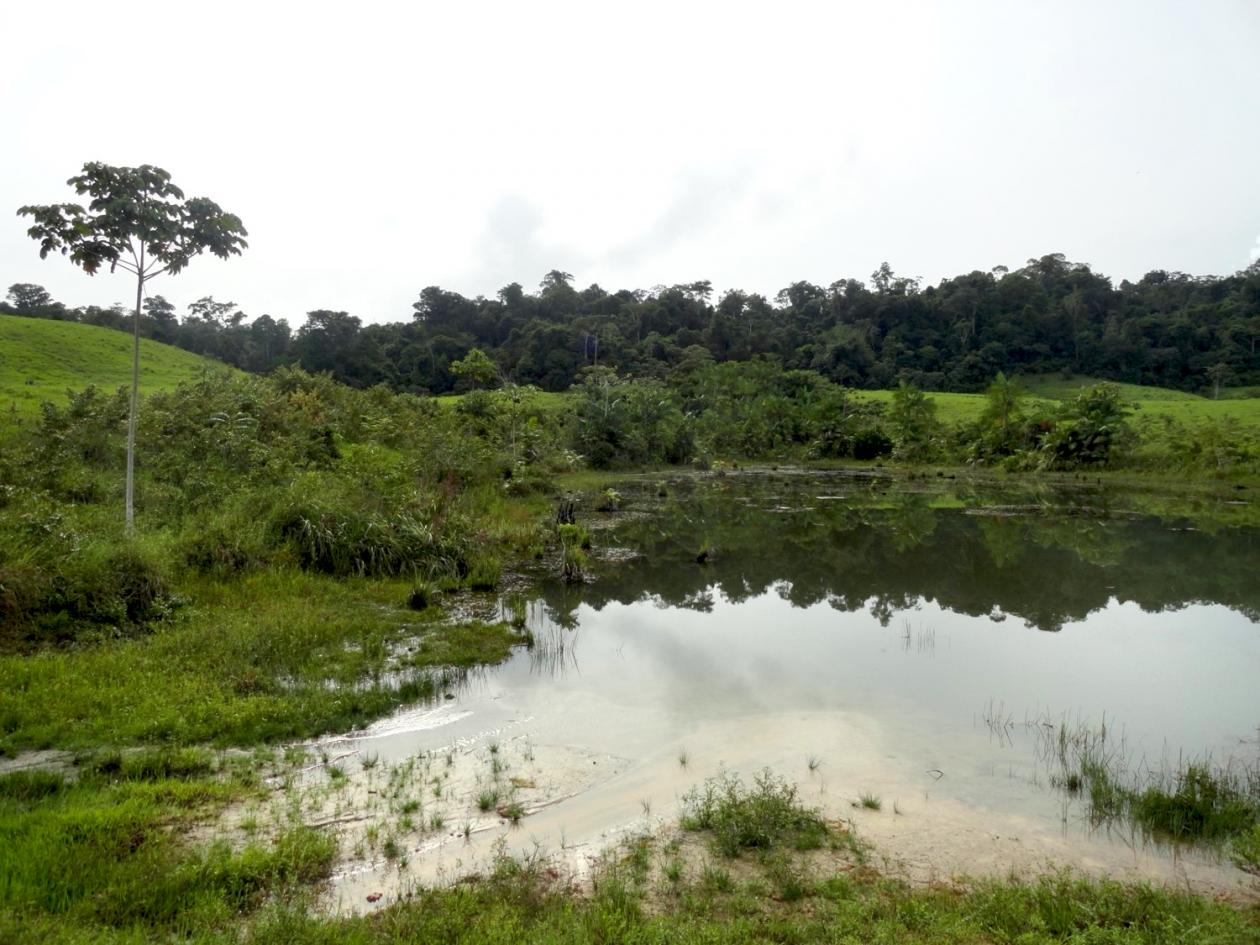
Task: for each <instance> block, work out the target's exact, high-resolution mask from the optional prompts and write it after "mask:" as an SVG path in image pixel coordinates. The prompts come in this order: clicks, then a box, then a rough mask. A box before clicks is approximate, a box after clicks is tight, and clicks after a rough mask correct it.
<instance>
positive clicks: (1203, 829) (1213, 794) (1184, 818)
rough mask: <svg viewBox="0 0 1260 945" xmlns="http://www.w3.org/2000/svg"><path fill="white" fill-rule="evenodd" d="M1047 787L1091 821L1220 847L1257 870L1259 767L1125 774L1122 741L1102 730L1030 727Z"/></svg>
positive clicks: (1186, 764)
mask: <svg viewBox="0 0 1260 945" xmlns="http://www.w3.org/2000/svg"><path fill="white" fill-rule="evenodd" d="M1037 733H1038V738H1039V740H1040V744H1041V747H1040V751H1041V753H1042V756H1043V759H1044V760H1045V761H1046V763H1047V764H1048V766H1049V768H1050V782H1051V784H1052V785H1053V786H1055V787H1057V788H1059V789H1061V790H1062V791H1064V792H1065V793H1066V794H1068V795H1069V796H1072V797H1080V798H1082V799H1083V800H1084V801H1085V804H1086V811H1087V814H1088V816H1089V818H1090V820H1091V821H1092V822H1093V823H1095V824H1116V823H1120V824H1128V825H1131V826H1132V827H1134V828H1136V829H1137V830H1139V831H1141V832H1142V833H1143V834H1144V835H1146V836H1147V837H1149V838H1153V839H1155V840H1164V841H1173V842H1175V841H1196V840H1203V841H1209V842H1215V843H1221V844H1223V845H1225V846H1226V847H1227V848H1229V849H1230V851H1231V853H1232V855H1233V857H1234V858H1235V860H1236V861H1237V862H1238V864H1239V865H1240V866H1241V867H1243V868H1244V869H1248V870H1250V871H1252V872H1256V871H1260V860H1257V858H1256V854H1257V852H1258V851H1257V849H1256V842H1255V837H1256V831H1257V829H1258V828H1260V765H1258V764H1252V765H1250V766H1248V765H1246V764H1241V763H1237V762H1231V763H1229V764H1226V765H1216V764H1213V763H1212V762H1211V761H1210V760H1208V759H1199V760H1190V761H1183V762H1181V763H1179V764H1177V765H1175V766H1168V765H1165V766H1162V767H1161V768H1159V769H1155V770H1148V769H1147V768H1146V767H1145V766H1141V767H1139V769H1138V770H1132V769H1131V760H1130V758H1129V756H1128V752H1127V751H1126V748H1125V745H1124V742H1123V739H1120V740H1117V739H1116V738H1115V737H1114V734H1112V733H1109V732H1108V729H1107V726H1106V725H1102V726H1100V727H1098V728H1094V727H1091V726H1088V725H1085V724H1075V725H1070V724H1069V723H1067V722H1063V723H1060V724H1058V725H1050V724H1048V723H1038V724H1037Z"/></svg>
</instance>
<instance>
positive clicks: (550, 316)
mask: <svg viewBox="0 0 1260 945" xmlns="http://www.w3.org/2000/svg"><path fill="white" fill-rule="evenodd" d="M412 309H413V311H412V313H411V317H410V318H409V319H408V320H404V321H393V322H382V323H376V322H367V323H365V322H364V320H363V319H362V318H361V317H360V316H358V315H355V314H352V313H349V312H344V311H334V310H325V309H320V310H316V311H311V312H308V313H307V314H306V320H305V322H304V323H303V324H302V325H300V326H298V327H297V328H296V329H294V328H293V327H292V326H291V325H290V324H289V322H288V320H287V319H286V318H283V317H280V318H277V317H273V316H271V315H268V314H264V315H259V316H257V317H251V316H249V315H247V314H246V313H245V312H244V311H242V310H241V309H240V308H239V307H238V306H237V305H235V304H234V303H232V302H220V301H216V300H215V299H214V298H213V297H205V298H201V299H198V300H197V301H195V302H193V303H192V304H190V305H189V306H188V307H187V310H186V311H185V312H184V314H183V315H182V317H181V316H180V315H179V313H178V312H177V310H176V307H175V306H174V305H173V304H171V303H170V302H168V301H167V300H166V299H165V298H164V297H163V296H161V295H156V294H155V295H152V296H150V297H148V298H147V299H145V302H144V315H143V319H142V325H141V332H142V334H144V335H145V336H146V337H149V338H153V339H155V340H158V341H162V342H165V343H168V344H173V345H176V346H178V347H180V348H183V349H185V350H188V351H191V352H194V353H197V354H203V355H209V356H212V357H215V358H218V359H219V360H221V361H224V362H226V363H228V364H231V365H234V366H236V367H239V368H242V369H244V370H247V371H253V372H267V371H270V370H272V369H274V368H276V367H279V366H282V365H292V366H298V367H301V368H302V369H304V370H306V371H308V372H312V373H322V372H328V373H330V374H331V375H332V376H333V377H334V378H335V379H336V380H338V381H341V382H343V383H346V384H348V385H350V386H352V387H360V388H366V387H372V386H375V385H378V384H384V385H387V386H388V387H390V388H391V389H393V390H395V391H398V392H402V393H414V394H422V393H430V394H443V393H452V392H463V391H465V390H468V389H470V388H472V387H476V386H478V385H479V384H481V383H485V380H484V379H480V378H479V377H478V376H477V373H478V372H473V373H468V372H465V373H463V374H461V373H460V372H459V371H458V370H456V371H452V370H451V366H452V365H453V364H456V363H459V362H463V361H464V360H465V359H466V358H467V356H468V354H469V353H470V352H471V351H473V350H474V349H476V350H480V351H483V352H485V353H486V354H487V355H488V357H489V359H490V363H491V366H492V367H493V371H492V372H491V375H490V376H491V379H492V381H493V379H494V378H498V379H502V380H504V381H510V382H512V383H515V384H519V385H533V386H537V387H539V388H541V389H543V390H547V391H561V390H567V389H568V388H569V387H571V386H572V385H573V384H574V383H575V382H580V381H581V380H582V377H583V374H584V373H589V370H588V369H591V368H600V367H608V368H613V369H615V370H616V371H617V372H618V373H619V374H621V375H623V376H629V377H635V378H640V379H657V380H666V381H668V380H673V379H675V378H676V377H677V376H679V375H680V374H683V375H685V374H690V373H693V372H694V370H695V369H697V368H699V367H703V366H705V365H707V364H709V363H714V362H716V363H722V362H729V361H748V360H756V359H764V360H772V361H776V362H777V363H778V364H779V365H780V366H781V367H782V368H783V369H785V370H808V371H813V372H816V373H817V374H819V375H821V376H822V377H824V378H826V379H827V380H829V381H831V382H833V383H836V384H840V385H843V386H845V387H848V388H858V389H880V388H889V387H894V386H896V385H898V384H899V383H902V382H904V383H906V384H909V385H913V386H915V387H917V388H919V389H922V390H936V391H977V390H981V389H983V388H984V387H986V386H987V385H988V384H989V383H990V382H991V381H992V379H993V378H994V377H995V376H996V375H997V374H999V373H1005V374H1007V375H1018V374H1038V373H1049V372H1062V373H1063V374H1065V375H1072V374H1079V375H1087V376H1090V377H1093V378H1100V379H1105V380H1111V381H1117V382H1124V383H1132V384H1144V385H1155V386H1160V387H1166V388H1173V389H1177V390H1183V391H1193V392H1198V393H1204V394H1208V395H1219V393H1220V390H1221V388H1222V387H1248V386H1254V385H1260V350H1258V349H1257V341H1258V340H1260V261H1257V262H1255V263H1252V264H1251V265H1250V266H1249V267H1248V268H1246V269H1244V270H1242V271H1240V272H1237V273H1234V274H1233V275H1229V276H1223V277H1218V276H1192V275H1188V274H1186V273H1182V272H1167V271H1163V270H1156V271H1153V272H1149V273H1147V274H1146V275H1145V276H1143V277H1142V278H1141V279H1140V280H1138V281H1137V282H1130V281H1128V280H1124V281H1121V282H1120V284H1119V285H1118V286H1117V285H1115V284H1114V283H1113V282H1112V280H1111V279H1109V278H1108V277H1107V276H1105V275H1103V274H1101V273H1097V272H1095V271H1094V270H1093V269H1092V268H1091V267H1090V266H1089V265H1088V264H1085V263H1078V262H1071V261H1069V260H1068V259H1066V258H1065V257H1064V256H1063V255H1062V254H1059V253H1054V254H1050V255H1046V256H1042V257H1041V258H1039V259H1030V260H1029V261H1028V263H1027V264H1026V265H1025V266H1023V267H1022V268H1019V269H1015V270H1008V269H1007V268H1006V267H1003V266H998V267H996V268H994V269H992V270H989V271H980V270H976V271H973V272H970V273H967V274H965V275H959V276H956V277H954V278H951V279H944V280H942V281H941V282H940V284H939V285H929V286H924V285H921V283H920V280H918V279H914V278H908V277H905V276H901V275H898V274H896V273H895V272H894V271H893V270H892V268H891V267H890V266H889V265H888V264H887V263H884V264H883V265H881V266H880V268H879V269H878V270H877V271H876V272H874V273H872V274H871V276H870V278H869V280H867V281H862V280H858V279H839V280H837V281H835V282H832V283H831V284H830V285H827V286H820V285H815V284H813V283H810V282H804V281H802V282H794V283H792V284H791V285H789V286H787V287H786V288H784V289H782V290H781V291H780V292H778V293H777V294H776V295H775V297H774V298H773V299H768V298H766V297H765V296H764V295H760V294H757V293H750V292H744V291H741V290H738V289H730V290H728V291H726V292H724V293H722V294H721V295H720V297H716V298H715V292H714V289H713V286H712V285H711V283H710V282H708V281H698V282H693V283H689V284H680V285H672V286H654V287H652V288H651V289H646V290H644V289H635V290H630V289H621V290H617V291H608V290H606V289H604V288H602V287H600V286H598V285H591V286H588V287H587V288H585V289H579V288H577V287H576V286H575V284H574V277H573V276H572V275H571V274H569V273H567V272H562V271H559V270H552V271H551V272H549V273H547V274H546V276H544V278H543V279H542V282H541V283H540V285H539V287H538V289H537V290H536V291H534V292H528V291H526V290H525V288H524V287H523V286H522V285H520V284H519V283H515V282H514V283H512V284H510V285H507V286H505V287H504V288H502V289H501V290H499V292H498V293H497V295H496V296H495V297H494V298H486V297H484V296H477V297H476V298H467V297H465V296H463V295H460V294H459V293H457V292H452V291H449V290H446V289H442V288H440V287H438V286H429V287H427V288H425V289H423V290H421V291H420V293H419V298H418V299H417V300H416V302H415V303H414V304H413V306H412ZM0 312H3V313H7V314H13V315H21V316H27V317H34V318H53V319H64V320H72V321H78V322H83V323H87V324H95V325H104V326H107V327H113V328H118V329H123V330H127V329H129V328H130V314H129V313H128V312H127V310H126V309H125V308H124V307H123V306H121V305H116V306H113V307H110V308H104V307H100V306H85V307H80V308H69V307H67V306H65V305H63V304H61V303H59V302H56V301H55V300H54V299H53V298H52V297H51V295H50V294H49V293H48V292H47V291H46V290H45V289H43V288H42V287H41V286H38V285H33V284H30V283H18V284H14V285H12V286H11V287H10V288H9V290H8V300H7V301H6V302H2V303H0ZM584 369H585V370H584Z"/></svg>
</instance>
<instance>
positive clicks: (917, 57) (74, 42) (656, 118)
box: [0, 0, 1260, 326]
mask: <svg viewBox="0 0 1260 945" xmlns="http://www.w3.org/2000/svg"><path fill="white" fill-rule="evenodd" d="M0 35H2V36H3V37H4V40H3V42H4V57H3V61H2V63H0V129H3V140H2V141H0V171H2V173H0V292H3V291H4V289H5V288H6V287H7V286H8V285H9V284H11V283H14V282H36V283H39V284H42V285H44V286H45V287H47V288H48V289H49V290H50V291H51V292H52V293H53V295H54V296H55V297H56V298H58V299H59V300H61V301H64V302H66V303H68V304H71V305H81V304H88V303H94V304H102V305H108V304H111V303H113V302H116V301H124V300H126V299H128V297H129V296H130V294H131V293H132V292H134V289H131V288H129V286H128V284H127V283H126V281H125V280H126V278H127V277H126V276H124V275H122V274H118V275H115V276H112V277H111V276H97V277H95V278H89V277H87V276H85V275H83V274H82V273H81V272H80V271H79V270H77V269H75V268H74V267H73V266H72V265H71V264H70V263H69V262H68V261H66V260H64V259H61V258H51V257H50V258H49V259H47V260H45V261H42V262H41V261H40V259H39V257H38V247H37V246H36V244H35V243H34V242H33V241H31V240H30V239H29V238H27V237H26V235H25V228H26V225H27V223H26V221H25V220H24V219H23V218H19V217H17V216H16V215H15V211H16V209H17V207H18V206H19V205H22V204H25V203H33V202H34V203H51V202H62V201H66V200H71V199H75V198H74V197H73V194H72V191H71V190H70V189H69V188H68V187H66V186H65V183H64V182H65V180H66V178H68V177H70V176H71V175H72V174H74V173H75V172H77V170H78V169H79V167H80V166H81V165H82V164H83V163H84V162H85V161H89V160H97V161H105V162H108V163H111V164H145V163H148V164H157V165H159V166H161V167H164V168H166V169H167V170H168V171H170V172H171V174H172V176H173V179H174V181H175V183H177V184H179V185H180V186H181V187H183V188H184V190H185V192H187V193H188V194H190V195H194V194H195V195H204V196H208V197H211V198H212V199H214V200H217V201H218V202H219V203H220V204H221V205H222V206H223V207H224V208H225V209H227V210H230V211H232V212H234V213H236V214H238V215H239V216H240V217H241V218H242V219H243V220H244V222H245V225H246V227H247V228H248V229H249V231H250V238H249V239H250V248H249V249H248V250H247V251H246V253H245V255H244V256H243V257H240V258H236V259H233V260H231V261H229V262H219V261H218V260H216V259H213V258H209V257H207V258H202V259H198V260H195V261H194V262H193V264H192V265H191V266H190V267H189V268H188V269H187V270H185V272H184V273H182V274H180V275H179V276H177V277H174V278H172V279H167V278H166V277H163V278H161V279H158V280H156V281H155V282H154V283H152V284H151V288H150V291H151V292H155V293H156V292H160V293H162V294H164V295H166V296H167V297H168V298H169V299H171V300H172V301H174V302H176V303H177V305H179V306H180V310H181V312H182V310H183V306H184V305H186V304H187V303H188V302H190V301H192V300H194V299H196V298H198V297H200V296H202V295H206V294H213V295H214V296H215V297H216V298H218V299H220V300H228V299H230V300H234V301H235V302H237V303H238V304H239V305H240V306H241V307H242V308H243V309H244V310H245V311H246V312H248V313H249V314H250V315H251V316H252V315H259V314H262V313H264V312H267V313H270V314H272V315H274V316H276V317H281V316H283V317H288V318H289V319H290V320H291V321H292V322H293V323H294V325H295V326H296V325H298V324H300V323H301V322H302V321H303V320H304V313H305V312H306V311H308V310H310V309H314V308H332V309H345V310H348V311H350V312H352V313H353V314H355V315H358V316H360V317H362V318H363V319H364V320H365V321H393V320H398V319H405V318H409V317H410V314H411V303H412V302H414V301H415V300H416V298H417V297H418V295H419V292H420V289H422V288H423V287H424V286H427V285H435V284H436V285H441V286H442V287H444V288H448V289H454V290H457V291H459V292H463V293H465V294H467V295H470V296H471V295H476V294H485V295H489V296H492V295H493V294H494V293H495V292H496V291H497V290H498V289H499V288H500V287H502V286H503V285H506V284H507V283H509V282H513V281H517V282H520V283H522V284H523V285H525V286H526V288H527V289H530V290H532V289H534V288H535V287H536V286H537V284H538V282H539V280H540V278H541V277H542V275H543V273H545V272H546V271H547V270H549V269H553V268H559V269H564V270H567V271H569V272H571V273H573V274H574V275H575V277H576V283H577V284H578V286H579V287H581V286H586V285H589V284H590V283H592V282H598V283H599V284H600V285H602V286H604V287H605V288H607V289H616V288H639V287H642V288H648V287H651V286H652V285H656V284H673V283H678V282H692V281H695V280H697V279H710V280H712V282H713V283H714V285H715V286H716V287H718V288H719V289H723V288H727V287H740V288H744V289H748V290H751V291H760V292H764V293H766V294H770V295H772V294H773V293H774V292H776V291H777V290H778V289H779V288H782V287H783V286H785V285H787V284H788V283H790V282H793V281H795V280H798V279H808V280H811V281H813V282H817V283H820V284H824V285H825V284H827V283H830V282H832V281H834V280H835V279H838V278H841V277H857V278H861V279H866V278H867V277H868V276H869V274H870V273H871V271H872V270H874V269H875V268H876V267H877V266H878V265H879V263H880V262H881V261H882V260H888V261H889V262H890V263H891V264H892V266H893V268H894V269H895V270H896V271H897V272H898V273H901V274H905V275H910V276H920V277H923V278H924V279H926V280H927V281H929V282H935V281H937V280H939V279H940V278H942V277H945V276H950V275H955V274H958V273H961V272H967V271H971V270H973V269H990V268H992V267H993V266H996V265H1006V266H1010V267H1012V268H1014V267H1016V266H1019V265H1022V264H1023V263H1024V261H1025V260H1026V259H1028V258H1029V257H1031V256H1040V255H1044V254H1045V253H1050V252H1062V253H1065V254H1067V256H1068V257H1069V258H1070V259H1073V260H1078V261H1083V262H1088V263H1090V264H1092V265H1093V266H1094V268H1095V269H1097V270H1099V271H1101V272H1103V273H1106V274H1107V275H1110V276H1112V277H1113V278H1114V279H1115V280H1117V281H1119V280H1120V279H1122V278H1139V277H1140V276H1141V275H1142V274H1143V273H1144V272H1146V271H1148V270H1150V269H1155V268H1163V269H1179V270H1183V271H1186V272H1192V273H1196V274H1207V273H1215V274H1224V273H1229V272H1233V271H1235V270H1237V269H1240V268H1242V267H1243V266H1245V265H1247V264H1248V262H1249V261H1250V260H1251V259H1253V258H1255V256H1256V254H1257V252H1260V173H1258V172H1260V0H1222V2H1213V0H1180V2H1152V0H1138V2H1131V3H1130V2H1106V0H1091V2H1079V3H1078V2H1065V0H1055V2H1015V0H1000V2H963V0H949V2H940V3H910V2H906V3H893V2H878V3H877V2H875V0H871V2H867V3H840V2H833V3H818V4H795V3H785V2H781V0H780V2H776V3H765V2H761V3H756V4H743V3H732V2H725V3H714V4H707V3H706V4H700V3H685V2H680V0H675V2H668V3H645V2H636V3H622V4H615V5H614V4H607V3H591V2H584V3H572V4H562V3H543V2H535V3H520V2H514V3H504V4H482V3H472V2H465V3H458V4H457V3H442V4H436V3H434V4H428V3H418V2H412V3H405V4H403V3H400V4H373V3H368V2H359V3H353V4H352V3H346V2H344V0H343V2H340V3H337V4H320V3H311V2H305V3H294V4H283V5H282V4H279V3H272V2H263V0H253V2H250V3H244V4H235V3H229V2H216V3H212V4H211V3H207V4H191V3H177V2H167V3H141V2H136V3H129V4H126V5H122V6H119V5H110V4H101V3H99V2H94V3H90V4H86V3H82V4H81V3H77V2H75V3H71V2H65V0H58V2H55V3H54V2H44V3H35V2H22V3H19V2H9V0H6V2H4V3H3V5H2V6H0ZM5 221H7V222H5Z"/></svg>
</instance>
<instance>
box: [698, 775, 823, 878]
mask: <svg viewBox="0 0 1260 945" xmlns="http://www.w3.org/2000/svg"><path fill="white" fill-rule="evenodd" d="M680 823H681V825H682V827H683V829H685V830H693V831H704V832H707V833H708V834H709V835H710V837H711V840H712V843H713V847H714V849H715V850H716V851H717V852H719V853H720V854H721V855H723V856H728V857H733V856H738V855H739V854H740V852H741V851H744V850H759V851H768V850H772V849H777V848H781V847H786V848H789V849H794V850H813V849H817V848H818V847H820V846H822V845H823V843H824V842H825V841H826V840H827V837H828V835H829V833H830V831H829V829H828V827H827V823H826V821H824V820H823V819H822V816H821V815H820V814H819V813H818V812H817V811H815V810H812V809H810V808H807V807H805V806H804V805H803V804H801V802H800V800H799V799H798V797H797V791H796V787H795V786H794V785H791V784H788V783H787V781H785V780H783V779H782V778H777V777H775V776H774V775H773V774H772V773H771V772H770V771H769V770H766V771H762V772H761V773H759V774H758V775H756V777H755V778H754V779H753V784H752V786H751V787H745V785H744V784H743V782H742V781H741V780H740V779H739V778H738V777H737V776H735V775H731V774H723V775H721V776H719V777H716V778H710V779H709V780H707V781H705V783H704V784H703V785H702V786H701V787H699V788H696V789H693V790H692V791H690V792H689V793H688V794H686V795H685V796H684V797H683V813H682V816H681V818H680Z"/></svg>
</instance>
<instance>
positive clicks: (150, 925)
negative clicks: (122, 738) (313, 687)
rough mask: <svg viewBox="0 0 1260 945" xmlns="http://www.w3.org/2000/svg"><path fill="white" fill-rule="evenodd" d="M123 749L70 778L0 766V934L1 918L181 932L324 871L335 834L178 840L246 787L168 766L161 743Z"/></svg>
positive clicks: (299, 887)
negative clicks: (240, 842)
mask: <svg viewBox="0 0 1260 945" xmlns="http://www.w3.org/2000/svg"><path fill="white" fill-rule="evenodd" d="M130 759H131V760H130V762H129V763H128V764H124V765H122V766H121V767H120V768H119V769H117V770H112V769H110V766H109V765H104V766H102V765H96V766H85V767H84V768H82V769H81V770H80V771H79V777H78V779H77V780H76V781H73V782H71V781H69V780H66V779H64V778H61V777H59V776H54V775H49V774H48V773H25V772H23V773H17V774H10V775H7V776H4V777H0V877H3V879H2V880H0V916H5V917H6V918H4V919H0V939H4V940H8V939H6V938H5V934H4V932H3V929H4V925H5V923H6V922H7V923H9V924H11V925H16V927H18V928H23V927H28V926H29V925H34V926H35V927H39V926H43V925H45V924H46V927H47V928H48V930H49V932H50V933H52V932H56V933H58V935H64V934H66V933H68V932H70V931H71V930H73V929H75V928H76V927H78V928H81V929H92V928H97V929H116V930H132V931H134V932H137V933H141V934H143V935H144V936H145V937H148V936H154V937H163V936H168V935H169V936H182V935H184V934H186V933H188V932H190V931H193V930H198V929H213V928H216V927H220V926H222V925H224V924H225V923H229V922H233V921H236V920H238V919H239V917H240V916H242V915H246V914H248V913H249V912H251V911H253V910H254V909H256V908H258V907H259V906H260V905H262V904H263V903H264V902H265V901H268V900H273V901H274V900H275V899H276V898H277V897H279V896H281V895H284V894H293V895H304V893H303V890H304V889H306V888H307V887H308V886H309V884H310V883H312V882H314V881H316V880H318V879H320V878H322V877H323V876H325V875H327V872H328V869H329V867H330V866H331V863H332V859H333V854H334V849H335V843H334V841H333V840H332V838H331V837H329V836H326V835H321V834H318V833H316V832H314V831H312V830H310V829H308V828H305V827H296V828H291V829H288V830H286V831H284V832H283V833H281V834H280V835H279V836H278V837H277V838H275V840H274V842H271V843H267V844H261V843H255V844H250V845H248V846H246V847H244V848H241V849H236V850H233V849H232V848H230V847H229V846H228V845H227V844H225V843H214V844H209V845H206V846H197V845H193V844H187V843H185V842H183V841H182V840H181V839H180V838H181V835H182V834H183V833H184V832H185V831H186V830H187V829H188V828H189V827H191V826H192V825H193V824H195V823H196V822H197V821H198V820H200V819H203V818H204V817H205V816H207V815H208V814H210V813H213V812H214V811H216V810H218V809H221V808H222V807H223V805H224V804H226V803H227V802H228V801H229V800H231V799H233V798H235V797H239V796H241V795H243V794H247V793H248V792H249V791H250V787H249V786H248V785H246V784H243V783H241V782H237V781H234V780H232V779H230V778H224V777H219V776H214V775H213V774H211V773H209V772H206V771H202V770H198V771H196V772H188V773H183V772H181V771H180V770H178V769H179V765H178V764H176V765H175V767H174V768H173V769H172V768H171V764H170V761H171V757H170V756H169V755H168V754H165V753H161V752H158V753H156V754H155V755H153V756H152V757H151V756H150V755H149V754H146V753H139V754H135V755H132V756H130ZM176 760H177V761H178V759H176ZM102 769H106V770H102ZM168 769H169V770H172V772H173V773H171V774H164V773H162V772H163V771H164V770H168ZM51 937H52V936H51V934H50V936H49V938H44V937H40V938H35V937H31V938H26V939H25V940H28V941H35V940H51ZM137 937H139V935H138V936H137Z"/></svg>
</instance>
